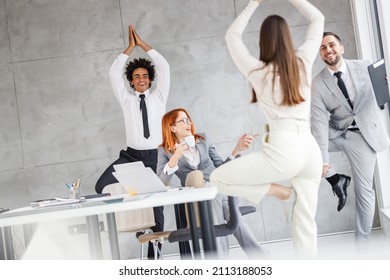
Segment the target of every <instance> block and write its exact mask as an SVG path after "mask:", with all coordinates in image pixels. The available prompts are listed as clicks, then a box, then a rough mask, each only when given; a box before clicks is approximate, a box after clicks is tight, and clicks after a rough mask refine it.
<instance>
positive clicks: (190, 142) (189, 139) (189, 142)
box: [185, 135, 195, 148]
mask: <svg viewBox="0 0 390 280" xmlns="http://www.w3.org/2000/svg"><path fill="white" fill-rule="evenodd" d="M185 141H186V144H187V146H188V148H193V147H195V137H194V135H189V136H187V137H186V138H185Z"/></svg>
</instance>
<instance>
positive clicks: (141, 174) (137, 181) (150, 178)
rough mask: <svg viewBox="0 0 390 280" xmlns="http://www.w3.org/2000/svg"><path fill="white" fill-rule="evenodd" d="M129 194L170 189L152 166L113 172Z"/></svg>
mask: <svg viewBox="0 0 390 280" xmlns="http://www.w3.org/2000/svg"><path fill="white" fill-rule="evenodd" d="M112 175H114V177H115V178H116V179H117V180H118V181H119V183H120V184H121V185H123V186H124V187H125V189H126V190H127V192H128V193H129V194H144V193H154V192H165V191H167V190H168V188H167V187H165V185H164V183H163V182H162V181H161V180H160V178H158V177H157V175H156V173H154V172H153V170H152V169H151V168H150V167H146V168H143V169H136V170H128V171H118V172H112Z"/></svg>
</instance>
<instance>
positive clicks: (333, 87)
mask: <svg viewBox="0 0 390 280" xmlns="http://www.w3.org/2000/svg"><path fill="white" fill-rule="evenodd" d="M321 76H322V80H323V81H324V84H325V86H326V87H327V88H328V89H329V91H330V92H331V93H332V94H333V95H334V96H335V97H336V98H337V99H338V100H340V102H341V103H342V104H344V105H345V106H346V107H347V108H349V109H351V107H350V106H349V104H348V101H347V100H346V99H345V97H344V95H343V93H342V92H341V90H340V88H339V87H338V86H337V82H336V81H335V80H334V78H333V77H332V75H331V74H330V72H329V71H328V69H327V68H325V69H324V70H323V71H322V73H321Z"/></svg>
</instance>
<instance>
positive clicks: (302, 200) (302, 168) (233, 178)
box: [210, 119, 322, 254]
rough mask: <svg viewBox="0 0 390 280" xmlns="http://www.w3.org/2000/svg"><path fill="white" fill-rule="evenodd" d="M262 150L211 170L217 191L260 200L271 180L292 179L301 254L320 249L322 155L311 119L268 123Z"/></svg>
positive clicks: (294, 219) (295, 234)
mask: <svg viewBox="0 0 390 280" xmlns="http://www.w3.org/2000/svg"><path fill="white" fill-rule="evenodd" d="M263 144H264V146H263V149H262V150H261V151H259V152H253V153H251V154H249V155H247V156H242V157H240V158H237V159H235V160H233V161H230V162H228V163H226V164H224V165H222V166H220V167H218V168H217V169H216V170H214V172H212V173H211V176H210V183H211V185H212V186H217V187H218V191H219V192H221V193H223V194H226V195H230V196H238V197H242V198H245V199H247V200H249V201H251V202H254V203H260V201H261V200H262V198H263V197H264V196H265V195H266V194H267V192H268V191H269V189H270V186H271V183H277V182H279V181H286V180H289V181H290V184H291V186H292V187H293V188H294V190H295V192H296V194H297V200H296V203H295V205H294V209H293V216H292V224H291V226H292V237H293V242H294V246H295V249H296V250H297V252H298V253H306V252H307V253H310V254H313V253H314V254H315V253H316V251H317V224H316V222H315V214H316V210H317V201H318V187H319V184H320V181H321V173H322V156H321V152H320V149H319V147H318V144H317V142H316V141H315V139H314V137H313V136H312V134H311V132H310V125H309V123H308V122H304V121H297V120H289V119H286V120H279V121H274V122H271V123H270V124H269V132H268V133H266V134H265V135H264V137H263Z"/></svg>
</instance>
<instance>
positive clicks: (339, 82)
mask: <svg viewBox="0 0 390 280" xmlns="http://www.w3.org/2000/svg"><path fill="white" fill-rule="evenodd" d="M341 73H342V72H340V71H338V72H335V73H334V75H335V76H336V78H337V85H338V86H339V88H340V90H341V92H342V93H343V95H344V97H345V99H347V101H348V104H349V106H351V109H353V104H352V102H351V99H349V95H348V91H347V87H346V86H345V83H344V81H343V79H342V78H341ZM355 124H356V122H355V120H353V122H352V125H355Z"/></svg>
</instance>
